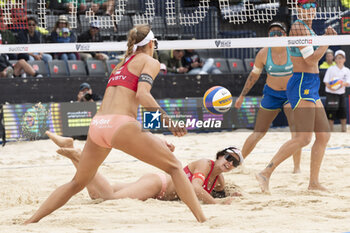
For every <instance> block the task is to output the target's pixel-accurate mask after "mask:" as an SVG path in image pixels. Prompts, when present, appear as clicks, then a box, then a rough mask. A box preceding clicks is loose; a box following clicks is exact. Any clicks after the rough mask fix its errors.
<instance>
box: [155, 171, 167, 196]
mask: <svg viewBox="0 0 350 233" xmlns="http://www.w3.org/2000/svg"><path fill="white" fill-rule="evenodd" d="M157 175H158V176H159V178H160V180H161V181H162V189H161V190H160V192H159V193H158V195H157V197H156V198H157V199H163V197H164V195H165V191H166V188H167V182H166V175H165V174H164V173H160V172H159V173H157Z"/></svg>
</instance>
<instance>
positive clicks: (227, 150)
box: [224, 147, 241, 167]
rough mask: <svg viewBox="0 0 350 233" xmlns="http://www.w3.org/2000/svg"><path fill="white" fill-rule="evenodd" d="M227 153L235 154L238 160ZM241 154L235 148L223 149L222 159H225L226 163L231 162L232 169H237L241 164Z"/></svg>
mask: <svg viewBox="0 0 350 233" xmlns="http://www.w3.org/2000/svg"><path fill="white" fill-rule="evenodd" d="M229 152H231V153H234V154H236V155H237V156H238V157H239V159H237V158H236V157H234V156H233V155H231V154H230V153H229ZM240 153H241V152H240V151H239V150H238V149H237V148H235V147H229V148H226V149H225V155H224V158H225V159H226V161H227V162H232V165H233V167H238V166H239V165H240V164H241V159H240V156H239V154H240Z"/></svg>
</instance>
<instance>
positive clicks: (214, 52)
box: [208, 49, 224, 58]
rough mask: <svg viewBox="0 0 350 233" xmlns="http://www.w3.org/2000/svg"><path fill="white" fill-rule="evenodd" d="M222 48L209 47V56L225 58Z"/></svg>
mask: <svg viewBox="0 0 350 233" xmlns="http://www.w3.org/2000/svg"><path fill="white" fill-rule="evenodd" d="M223 57H224V56H223V53H222V49H208V58H223Z"/></svg>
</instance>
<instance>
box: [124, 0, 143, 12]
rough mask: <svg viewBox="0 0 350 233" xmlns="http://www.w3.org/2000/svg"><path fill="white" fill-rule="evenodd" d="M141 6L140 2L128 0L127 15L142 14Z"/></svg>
mask: <svg viewBox="0 0 350 233" xmlns="http://www.w3.org/2000/svg"><path fill="white" fill-rule="evenodd" d="M141 11H142V9H141V4H140V1H139V0H128V1H126V6H125V13H126V14H127V15H135V14H138V13H141Z"/></svg>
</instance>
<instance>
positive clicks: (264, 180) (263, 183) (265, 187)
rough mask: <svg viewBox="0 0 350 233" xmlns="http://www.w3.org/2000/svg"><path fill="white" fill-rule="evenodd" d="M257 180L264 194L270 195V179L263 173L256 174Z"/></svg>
mask: <svg viewBox="0 0 350 233" xmlns="http://www.w3.org/2000/svg"><path fill="white" fill-rule="evenodd" d="M255 178H256V180H257V181H258V182H259V186H260V188H261V191H262V192H263V193H270V190H269V180H270V178H268V177H266V176H264V175H263V174H262V173H255Z"/></svg>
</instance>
